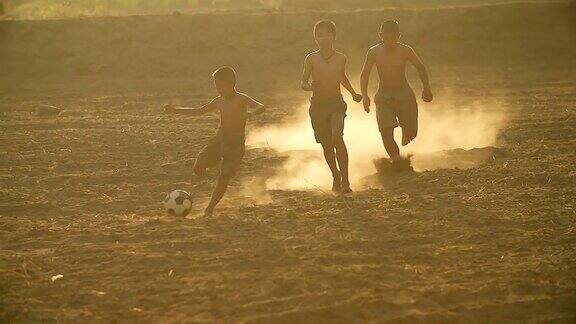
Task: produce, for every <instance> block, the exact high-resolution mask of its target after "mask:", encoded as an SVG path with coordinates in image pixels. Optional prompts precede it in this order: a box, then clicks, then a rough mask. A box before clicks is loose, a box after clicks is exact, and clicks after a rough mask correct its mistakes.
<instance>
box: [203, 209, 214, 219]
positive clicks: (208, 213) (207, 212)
mask: <svg viewBox="0 0 576 324" xmlns="http://www.w3.org/2000/svg"><path fill="white" fill-rule="evenodd" d="M212 215H214V208H211V207H207V208H206V209H205V210H204V217H211V216H212Z"/></svg>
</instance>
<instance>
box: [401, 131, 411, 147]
mask: <svg viewBox="0 0 576 324" xmlns="http://www.w3.org/2000/svg"><path fill="white" fill-rule="evenodd" d="M410 142H412V139H411V138H409V137H408V136H406V134H402V146H406V145H408V143H410Z"/></svg>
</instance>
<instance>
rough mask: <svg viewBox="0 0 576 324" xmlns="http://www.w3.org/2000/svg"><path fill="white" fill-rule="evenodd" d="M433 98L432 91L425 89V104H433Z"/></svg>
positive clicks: (423, 92)
mask: <svg viewBox="0 0 576 324" xmlns="http://www.w3.org/2000/svg"><path fill="white" fill-rule="evenodd" d="M433 98H434V96H432V90H430V89H424V91H422V100H424V102H431V101H432V99H433Z"/></svg>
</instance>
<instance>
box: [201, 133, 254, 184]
mask: <svg viewBox="0 0 576 324" xmlns="http://www.w3.org/2000/svg"><path fill="white" fill-rule="evenodd" d="M244 149H245V146H244V141H225V140H223V139H222V136H221V135H219V134H218V135H216V136H215V137H214V138H212V139H211V140H210V142H208V144H207V145H206V146H204V148H203V149H202V150H201V151H200V153H199V154H198V157H197V158H196V164H195V165H194V168H195V169H196V168H199V169H208V168H213V167H215V166H216V165H218V163H219V162H220V161H222V164H221V165H220V175H223V176H232V175H233V174H234V173H236V171H237V170H238V168H239V167H240V163H241V162H242V157H244Z"/></svg>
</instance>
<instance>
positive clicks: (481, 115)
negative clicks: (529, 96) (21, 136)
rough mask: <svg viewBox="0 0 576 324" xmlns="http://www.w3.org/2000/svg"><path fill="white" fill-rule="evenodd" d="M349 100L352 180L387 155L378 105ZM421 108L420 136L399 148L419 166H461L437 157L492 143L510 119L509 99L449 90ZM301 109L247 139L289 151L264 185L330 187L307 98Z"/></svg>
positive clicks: (356, 180) (417, 168)
mask: <svg viewBox="0 0 576 324" xmlns="http://www.w3.org/2000/svg"><path fill="white" fill-rule="evenodd" d="M346 102H347V103H348V111H347V118H346V126H345V130H344V138H345V141H346V144H347V147H348V151H349V155H350V180H351V182H352V185H353V186H354V185H355V184H358V183H359V182H361V180H362V179H363V178H365V177H366V176H369V175H372V174H374V173H375V172H376V169H375V167H374V160H375V159H380V158H384V157H388V156H387V153H386V151H385V150H384V147H383V145H382V141H381V139H380V133H379V131H378V126H377V124H376V118H375V111H374V110H375V107H374V106H372V107H371V112H370V114H366V113H365V112H364V110H363V107H362V105H361V104H360V103H355V102H353V101H352V100H351V99H350V98H346ZM419 110H420V111H419V127H420V128H419V133H418V137H417V138H416V139H415V140H414V141H412V143H410V144H409V145H407V146H406V147H401V148H400V150H401V153H402V155H404V156H406V155H411V160H412V166H413V167H414V170H415V171H425V170H434V169H438V168H452V167H461V165H462V164H461V163H458V161H454V159H458V156H451V157H450V158H444V159H443V158H439V157H440V156H446V154H445V153H446V152H449V151H450V150H455V149H462V150H470V149H478V148H492V146H494V145H496V144H497V138H498V134H499V133H500V131H501V130H502V128H503V126H504V124H505V122H506V104H505V103H504V102H500V101H496V100H489V99H487V100H484V101H475V102H462V100H459V99H458V98H453V97H450V96H446V97H439V98H436V99H435V102H433V103H429V104H422V103H420V107H419ZM297 111H298V113H297V115H296V116H295V118H294V119H293V120H291V121H289V122H285V123H283V124H279V125H271V126H265V127H262V128H257V129H253V130H252V131H251V132H250V133H249V134H248V139H247V143H248V145H251V146H253V147H263V148H270V149H273V150H275V151H277V152H278V153H279V154H280V155H284V156H286V157H287V159H286V161H285V162H284V163H283V165H282V168H281V169H279V170H278V172H277V173H276V174H275V175H274V176H272V177H270V178H268V179H267V180H266V181H265V186H266V189H282V190H306V189H319V190H328V189H329V188H330V186H331V184H332V178H331V175H330V171H329V169H328V167H327V166H326V164H325V162H324V160H323V157H322V149H321V147H320V145H319V144H317V143H315V141H314V134H313V131H312V127H311V126H310V120H309V117H308V102H306V101H305V102H302V103H301V104H300V105H299V106H298V108H297ZM395 137H396V139H397V142H398V143H400V137H401V130H400V128H397V129H396V131H395ZM477 162H480V161H477ZM469 164H470V161H468V165H469ZM357 189H358V188H357Z"/></svg>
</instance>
